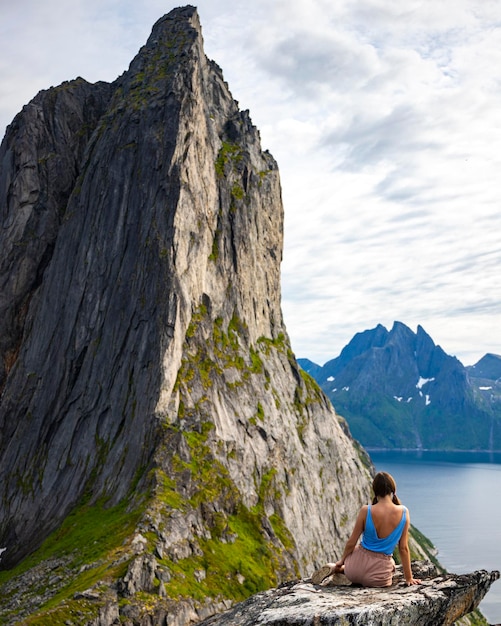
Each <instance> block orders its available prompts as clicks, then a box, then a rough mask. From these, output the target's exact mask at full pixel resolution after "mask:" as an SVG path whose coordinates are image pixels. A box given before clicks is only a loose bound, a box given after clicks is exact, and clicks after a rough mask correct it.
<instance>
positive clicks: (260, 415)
mask: <svg viewBox="0 0 501 626" xmlns="http://www.w3.org/2000/svg"><path fill="white" fill-rule="evenodd" d="M256 418H257V419H258V420H260V421H261V422H264V409H263V405H262V404H261V402H258V403H257V410H256Z"/></svg>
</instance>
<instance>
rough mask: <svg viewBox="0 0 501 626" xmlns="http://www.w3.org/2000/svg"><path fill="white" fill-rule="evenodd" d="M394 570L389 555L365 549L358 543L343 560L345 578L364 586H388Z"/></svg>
mask: <svg viewBox="0 0 501 626" xmlns="http://www.w3.org/2000/svg"><path fill="white" fill-rule="evenodd" d="M394 572H395V561H394V560H393V557H392V556H391V555H388V554H382V553H380V552H372V551H371V550H366V549H365V548H363V547H362V546H361V545H360V544H359V545H358V546H356V548H355V549H354V550H353V552H352V553H351V554H349V555H348V556H347V557H346V559H345V560H344V573H345V576H346V578H348V580H350V581H351V582H352V583H357V584H359V585H363V586H364V587H389V586H390V585H391V583H392V579H393V573H394Z"/></svg>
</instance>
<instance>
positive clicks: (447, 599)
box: [200, 561, 499, 626]
mask: <svg viewBox="0 0 501 626" xmlns="http://www.w3.org/2000/svg"><path fill="white" fill-rule="evenodd" d="M412 568H413V571H414V575H415V576H416V577H420V578H421V580H422V583H421V584H420V585H416V586H411V587H408V586H407V585H406V584H405V581H404V579H403V575H402V571H401V568H400V567H397V572H396V575H395V578H394V581H393V585H392V586H391V587H388V588H385V589H369V588H367V587H359V586H355V585H353V586H351V585H350V584H349V582H348V581H347V579H346V578H345V577H344V576H340V575H336V576H333V577H332V578H331V579H330V580H329V581H327V582H326V583H325V584H323V585H313V584H312V583H311V582H310V581H309V580H308V579H305V580H300V581H294V582H290V583H287V584H285V585H282V586H281V587H280V588H278V589H271V590H269V591H266V592H264V593H261V594H258V595H256V596H254V597H252V598H249V600H247V601H245V602H243V603H241V604H239V605H237V606H235V607H233V608H232V609H230V610H229V611H227V612H226V613H224V614H222V615H220V616H216V617H213V618H210V619H208V620H205V621H203V622H202V623H201V624H200V626H265V625H266V626H279V625H280V626H315V625H317V624H322V625H323V626H348V625H350V624H352V625H354V626H355V625H357V624H359V625H362V624H364V625H367V624H370V625H371V626H388V625H390V624H398V625H399V626H449V625H450V624H471V623H477V624H482V623H484V624H486V623H487V622H485V621H484V620H482V618H478V621H476V622H475V621H474V622H471V621H470V620H469V619H468V618H466V620H463V619H462V618H464V616H465V615H468V614H469V613H471V612H472V611H474V610H475V609H476V607H477V606H478V605H479V603H480V601H481V600H482V598H483V597H484V596H485V594H486V593H487V591H488V590H489V588H490V586H491V584H492V583H493V582H494V581H495V580H497V579H498V578H499V572H487V571H485V570H482V571H477V572H473V573H471V574H464V575H454V574H448V575H440V576H438V575H437V572H436V570H435V569H434V567H433V566H432V565H431V564H430V563H426V562H424V561H421V562H414V563H413V564H412Z"/></svg>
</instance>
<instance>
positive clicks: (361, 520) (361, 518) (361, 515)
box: [336, 504, 367, 569]
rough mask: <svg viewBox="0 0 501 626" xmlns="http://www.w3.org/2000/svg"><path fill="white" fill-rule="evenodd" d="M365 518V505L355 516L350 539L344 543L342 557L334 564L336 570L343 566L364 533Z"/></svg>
mask: <svg viewBox="0 0 501 626" xmlns="http://www.w3.org/2000/svg"><path fill="white" fill-rule="evenodd" d="M366 517H367V505H366V504H365V505H364V506H363V507H362V508H361V509H360V511H359V512H358V515H357V520H356V522H355V526H354V527H353V531H352V533H351V535H350V538H349V539H348V541H347V542H346V546H345V548H344V552H343V556H342V557H341V558H340V559H339V561H337V562H336V568H338V569H339V568H341V567H342V566H343V565H344V560H345V559H346V557H347V556H348V554H351V553H352V552H353V550H354V549H355V546H356V545H357V541H358V538H359V537H360V535H361V534H362V533H363V532H364V528H365V518H366Z"/></svg>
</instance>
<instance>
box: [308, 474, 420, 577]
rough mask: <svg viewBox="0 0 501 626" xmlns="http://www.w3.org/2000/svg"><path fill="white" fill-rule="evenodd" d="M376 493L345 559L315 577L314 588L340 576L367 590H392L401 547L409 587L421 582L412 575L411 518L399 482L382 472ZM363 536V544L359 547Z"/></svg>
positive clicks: (357, 525) (364, 510)
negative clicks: (396, 554) (396, 556)
mask: <svg viewBox="0 0 501 626" xmlns="http://www.w3.org/2000/svg"><path fill="white" fill-rule="evenodd" d="M372 489H373V490H374V500H373V501H372V505H370V504H369V505H364V506H363V507H362V508H361V509H360V512H359V514H358V516H357V521H356V522H355V527H354V528H353V532H352V533H351V536H350V538H349V539H348V541H347V543H346V547H345V549H344V552H343V556H342V557H341V558H340V559H339V561H337V562H336V563H334V564H328V565H326V566H324V567H322V568H320V569H319V570H318V571H317V572H315V573H314V574H313V576H312V577H311V581H312V582H313V583H314V584H320V583H321V582H322V580H324V579H325V578H327V577H328V576H330V575H332V574H334V573H337V572H340V573H344V575H345V576H346V578H348V580H350V581H351V582H352V583H356V584H359V585H363V586H364V587H389V586H390V585H391V584H392V579H393V574H394V572H395V561H394V560H393V556H392V555H393V551H394V549H395V547H396V546H397V545H398V551H399V554H400V560H401V562H402V567H403V570H404V576H405V581H406V583H407V585H419V583H420V582H421V581H420V580H419V579H416V578H414V577H413V575H412V570H411V559H410V553H409V545H408V533H409V526H410V516H409V511H408V510H407V508H406V507H405V506H403V505H402V504H400V500H399V499H398V498H397V495H396V491H397V485H396V483H395V480H394V479H393V477H392V476H391V475H390V474H388V473H387V472H379V473H378V474H376V476H375V477H374V480H373V482H372ZM360 535H362V540H361V542H360V544H358V545H357V542H358V539H359V537H360Z"/></svg>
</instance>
